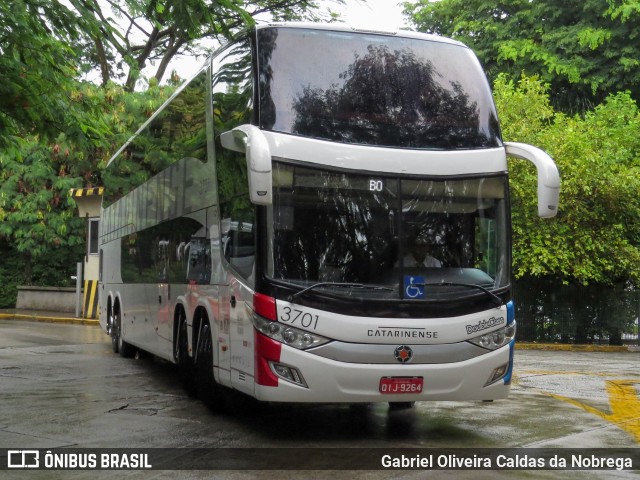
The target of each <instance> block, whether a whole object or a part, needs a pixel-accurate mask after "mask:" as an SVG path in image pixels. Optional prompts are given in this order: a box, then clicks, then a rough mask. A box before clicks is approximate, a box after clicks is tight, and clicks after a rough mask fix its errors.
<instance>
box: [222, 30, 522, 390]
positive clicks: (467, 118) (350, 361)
mask: <svg viewBox="0 0 640 480" xmlns="http://www.w3.org/2000/svg"><path fill="white" fill-rule="evenodd" d="M255 35H256V36H255V47H254V48H255V52H256V65H255V66H254V67H255V68H257V75H256V78H257V79H258V86H257V89H256V103H257V105H258V106H259V109H258V118H257V119H255V121H256V123H257V124H258V126H259V127H260V129H261V131H262V134H263V135H264V137H265V139H266V142H267V143H268V145H269V148H270V153H271V156H272V183H273V190H272V194H273V200H272V203H271V204H270V205H268V206H260V207H258V208H257V218H256V219H255V226H256V231H257V234H256V235H255V242H256V245H255V248H256V252H257V256H256V259H255V260H256V265H255V271H254V272H252V273H255V278H254V279H252V282H255V295H254V299H253V305H252V309H251V310H252V311H251V317H252V318H251V321H252V322H253V325H254V328H255V330H256V332H255V334H254V335H255V352H256V353H255V355H256V356H255V362H254V367H255V370H254V376H255V382H256V385H255V395H256V396H257V397H258V398H260V399H265V400H272V401H346V402H359V401H363V402H365V401H366V402H368V401H390V402H401V401H413V400H437V399H442V400H456V399H459V400H469V399H481V400H488V399H494V398H503V397H505V396H506V395H507V393H508V390H509V385H510V380H511V368H512V358H513V338H514V335H515V321H514V318H513V307H512V304H511V302H510V276H511V273H510V263H511V253H510V213H509V195H508V178H507V173H506V169H507V166H506V158H505V154H504V148H503V145H502V142H501V139H500V132H499V127H498V122H497V116H496V112H495V109H494V106H493V102H492V98H491V92H490V89H489V87H488V84H487V81H486V78H485V77H484V74H483V72H482V69H481V68H480V65H479V64H478V61H477V60H476V58H475V56H474V55H473V54H472V53H471V51H470V50H469V49H467V48H466V47H464V46H463V45H460V44H458V43H455V42H450V41H442V40H438V39H435V38H431V37H426V36H419V35H412V36H409V37H400V36H393V35H381V34H373V33H368V32H357V31H348V30H344V29H342V30H331V29H326V28H325V29H310V28H302V27H293V28H291V27H286V28H285V27H273V26H272V27H263V28H259V29H258V30H257V31H256V33H255ZM223 217H224V215H223Z"/></svg>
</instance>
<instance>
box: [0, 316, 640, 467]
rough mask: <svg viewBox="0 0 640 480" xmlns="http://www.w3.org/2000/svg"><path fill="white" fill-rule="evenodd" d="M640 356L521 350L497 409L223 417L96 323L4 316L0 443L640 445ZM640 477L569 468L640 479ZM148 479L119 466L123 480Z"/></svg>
mask: <svg viewBox="0 0 640 480" xmlns="http://www.w3.org/2000/svg"><path fill="white" fill-rule="evenodd" d="M639 362H640V354H639V353H609V352H607V353H597V352H589V353H586V352H556V351H536V350H527V351H517V353H516V365H515V374H514V375H515V376H514V386H513V388H512V393H511V396H510V397H509V398H508V399H507V400H501V401H496V402H493V403H482V402H434V403H418V404H416V406H415V408H413V409H412V410H405V411H389V408H388V406H387V405H386V404H374V405H368V406H358V407H350V406H347V405H275V404H269V405H264V404H259V403H257V402H255V401H252V400H250V399H245V398H243V397H241V396H236V395H232V396H230V397H229V399H228V404H229V408H228V411H227V412H226V413H223V414H219V413H218V414H217V413H213V412H210V411H209V410H207V408H206V407H205V406H204V405H203V404H202V403H201V402H199V401H198V400H196V399H193V398H190V397H189V396H188V395H187V394H186V393H185V391H184V390H183V388H182V387H181V385H180V382H179V380H178V378H177V374H176V371H175V368H174V367H173V366H172V365H170V364H167V363H165V362H163V361H159V360H157V359H153V358H136V359H124V358H121V357H120V356H118V355H115V354H113V353H112V352H111V344H110V341H109V338H108V337H107V336H106V335H105V334H104V333H103V332H102V331H101V330H100V328H99V327H96V326H86V325H69V324H52V323H41V322H29V321H16V320H1V321H0V394H1V397H0V448H10V449H16V448H24V449H28V448H38V449H49V448H62V447H78V448H115V447H118V448H120V447H125V448H148V447H169V448H174V447H189V448H201V447H206V448H209V447H214V448H215V447H224V448H228V447H242V448H245V447H267V446H268V447H323V448H324V447H331V448H353V447H361V448H435V449H443V448H481V447H492V448H511V447H532V448H637V447H638V443H640V398H639V385H640V366H639ZM2 473H7V472H2ZM10 473H11V478H96V477H100V478H102V476H104V477H105V478H107V477H109V476H110V474H113V473H116V472H102V473H99V472H29V473H30V475H29V476H25V475H20V474H21V472H10ZM173 473H174V474H173V475H171V473H170V472H161V471H154V472H144V474H145V478H173V477H174V476H176V475H175V473H176V472H173ZM307 473H309V472H307ZM488 473H490V475H487V474H488ZM636 473H637V472H633V473H632V472H628V471H622V472H591V473H589V472H562V475H561V476H562V477H563V478H567V477H571V476H574V477H575V478H592V477H593V478H638V476H637V475H636ZM88 474H90V475H88ZM139 474H140V472H137V473H136V472H119V473H118V475H119V477H118V478H123V477H127V476H131V477H132V478H133V476H136V477H137V476H138V475H139ZM434 474H437V475H435V476H436V477H437V478H485V477H491V478H495V477H496V476H498V477H501V476H509V477H513V476H515V477H516V478H557V477H558V472H553V471H542V472H523V471H519V472H460V471H440V472H430V473H429V475H430V476H432V477H433V476H434ZM111 476H113V475H111ZM179 476H180V477H181V478H283V479H286V478H332V479H333V478H336V477H338V478H350V479H351V478H367V479H369V478H371V479H376V478H424V476H425V474H424V472H415V471H396V472H394V473H393V474H390V472H381V471H377V472H359V473H355V474H349V473H348V472H331V471H316V472H313V474H312V475H306V474H305V475H299V474H296V473H295V472H286V473H284V474H283V473H277V472H247V471H216V472H190V473H189V472H181V473H180V475H179Z"/></svg>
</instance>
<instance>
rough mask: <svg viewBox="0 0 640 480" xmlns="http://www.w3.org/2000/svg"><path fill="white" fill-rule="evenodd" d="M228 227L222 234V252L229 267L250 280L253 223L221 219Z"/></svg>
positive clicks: (253, 241)
mask: <svg viewBox="0 0 640 480" xmlns="http://www.w3.org/2000/svg"><path fill="white" fill-rule="evenodd" d="M223 223H225V224H227V225H229V229H228V230H227V232H226V233H225V234H224V235H223V240H222V242H223V254H224V258H225V259H226V260H227V261H228V262H229V264H230V265H231V267H232V268H233V269H234V270H236V271H237V272H238V273H239V274H240V276H241V277H242V278H244V279H246V280H250V281H251V280H252V278H253V267H254V265H255V240H254V232H253V224H252V223H248V222H242V221H240V222H237V221H230V219H226V220H223Z"/></svg>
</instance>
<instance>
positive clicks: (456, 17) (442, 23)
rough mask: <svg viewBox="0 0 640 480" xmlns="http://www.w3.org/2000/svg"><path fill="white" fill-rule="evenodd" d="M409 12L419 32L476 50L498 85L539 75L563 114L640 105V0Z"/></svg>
mask: <svg viewBox="0 0 640 480" xmlns="http://www.w3.org/2000/svg"><path fill="white" fill-rule="evenodd" d="M405 13H407V14H409V15H410V18H411V20H412V22H413V24H414V25H415V26H416V27H417V28H418V30H420V31H424V32H429V33H436V34H440V35H445V36H449V37H453V38H456V39H458V40H460V41H462V42H464V43H466V44H467V45H469V46H470V47H471V48H473V50H474V51H475V52H476V53H477V54H478V57H479V58H480V60H481V61H482V62H483V63H484V65H485V66H486V68H487V70H488V72H489V74H490V76H491V77H492V78H494V79H495V78H496V77H497V75H498V73H508V74H510V75H511V76H512V77H513V78H518V77H519V76H520V74H521V73H525V74H527V75H537V76H538V77H539V78H540V79H541V80H542V81H544V82H545V83H548V84H549V85H550V94H551V99H552V103H553V104H554V105H556V106H559V107H561V108H562V110H563V111H567V112H571V111H573V112H581V111H585V110H587V109H589V108H591V107H593V106H594V105H596V104H598V103H600V102H602V101H604V99H605V98H606V97H607V96H608V95H609V94H615V93H616V92H618V91H626V90H629V91H630V92H631V93H632V96H633V98H635V99H636V100H639V99H640V59H639V58H638V52H639V51H640V31H638V28H637V25H638V21H639V20H640V2H638V1H637V0H607V1H603V0H569V1H564V2H557V1H553V0H536V1H529V0H503V1H501V2H495V1H489V0H441V1H439V2H432V1H430V0H419V1H417V2H406V3H405Z"/></svg>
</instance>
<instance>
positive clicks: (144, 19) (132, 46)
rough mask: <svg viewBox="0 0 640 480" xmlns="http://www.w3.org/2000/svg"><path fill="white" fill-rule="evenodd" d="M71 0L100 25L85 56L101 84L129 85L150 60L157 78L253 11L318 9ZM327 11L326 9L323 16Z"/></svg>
mask: <svg viewBox="0 0 640 480" xmlns="http://www.w3.org/2000/svg"><path fill="white" fill-rule="evenodd" d="M70 1H72V3H73V4H74V6H75V8H76V9H77V10H78V11H79V12H83V14H90V15H92V16H93V18H94V19H95V20H96V21H98V22H99V23H100V24H101V25H102V28H101V32H100V35H95V36H94V37H93V38H92V44H91V45H88V49H87V59H88V60H89V61H90V62H93V64H94V65H95V66H99V68H100V71H101V78H102V84H103V85H106V84H107V83H108V82H109V81H110V80H117V79H119V78H122V77H126V80H125V82H124V83H125V85H126V88H127V90H129V91H132V90H133V89H134V88H135V86H136V81H137V80H138V78H139V77H140V72H141V71H142V70H143V69H144V68H145V67H147V66H149V65H151V64H154V65H155V74H154V77H155V78H156V80H157V81H161V80H162V79H163V78H164V76H165V74H166V72H167V68H168V66H169V64H170V62H171V60H172V59H173V58H174V57H175V56H176V55H191V56H194V57H195V56H196V55H197V54H203V53H204V52H205V50H204V48H203V47H202V46H201V45H200V43H199V41H200V40H203V39H210V40H214V41H215V42H216V43H220V42H221V41H224V40H229V39H232V38H233V37H234V36H235V34H236V33H237V32H238V31H239V30H241V29H242V28H244V27H246V26H250V25H253V24H254V23H255V20H254V19H255V18H256V17H258V18H264V17H265V16H266V17H267V18H273V19H276V20H301V19H308V20H313V19H317V18H319V15H320V14H319V13H318V12H319V10H318V9H319V6H318V5H319V4H318V2H317V1H316V0H257V1H252V2H247V1H243V0H217V1H210V0H164V1H163V0H107V1H106V2H98V1H97V0H70ZM333 1H334V2H335V3H343V0H333ZM103 6H104V7H103ZM105 7H106V8H105ZM331 16H332V14H331V13H330V12H328V13H327V14H326V15H324V17H323V18H327V17H331Z"/></svg>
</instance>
